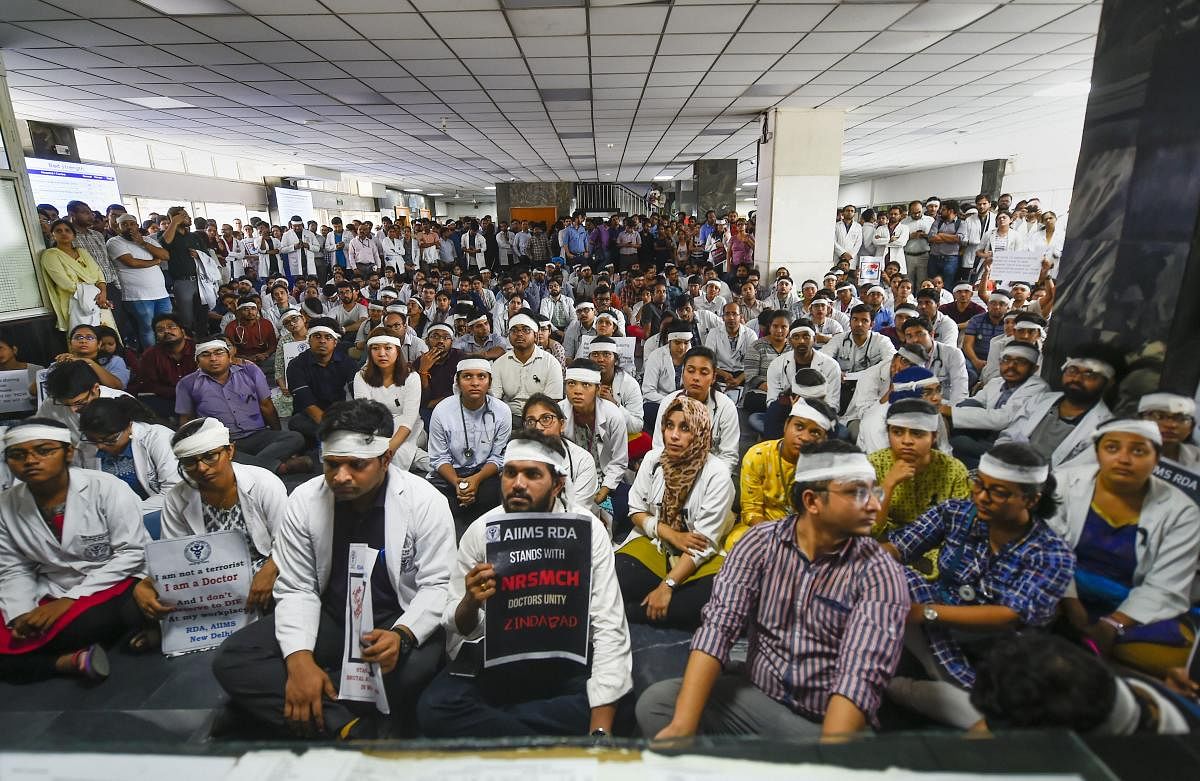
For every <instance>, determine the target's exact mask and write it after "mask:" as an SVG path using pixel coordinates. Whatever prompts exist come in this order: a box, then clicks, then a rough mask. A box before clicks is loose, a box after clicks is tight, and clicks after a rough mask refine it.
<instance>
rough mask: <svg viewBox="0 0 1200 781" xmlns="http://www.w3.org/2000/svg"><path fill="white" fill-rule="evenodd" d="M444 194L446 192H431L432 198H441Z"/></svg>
mask: <svg viewBox="0 0 1200 781" xmlns="http://www.w3.org/2000/svg"><path fill="white" fill-rule="evenodd" d="M443 195H445V193H429V197H430V198H440V197H441V196H443Z"/></svg>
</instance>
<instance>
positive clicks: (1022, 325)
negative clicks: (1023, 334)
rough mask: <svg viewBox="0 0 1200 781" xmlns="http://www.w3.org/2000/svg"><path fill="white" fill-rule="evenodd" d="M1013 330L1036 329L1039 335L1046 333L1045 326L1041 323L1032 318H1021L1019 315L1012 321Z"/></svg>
mask: <svg viewBox="0 0 1200 781" xmlns="http://www.w3.org/2000/svg"><path fill="white" fill-rule="evenodd" d="M1013 330H1015V331H1037V332H1038V335H1039V336H1045V335H1046V327H1045V326H1044V325H1042V324H1041V323H1035V322H1034V321H1032V320H1022V319H1021V316H1020V315H1018V316H1017V320H1016V322H1014V323H1013Z"/></svg>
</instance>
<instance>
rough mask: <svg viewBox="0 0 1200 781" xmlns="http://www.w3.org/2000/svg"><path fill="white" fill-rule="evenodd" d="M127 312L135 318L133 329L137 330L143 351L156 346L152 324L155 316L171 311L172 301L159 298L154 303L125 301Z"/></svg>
mask: <svg viewBox="0 0 1200 781" xmlns="http://www.w3.org/2000/svg"><path fill="white" fill-rule="evenodd" d="M125 311H126V312H128V313H129V316H130V317H131V318H133V327H134V328H135V329H136V330H137V338H138V342H139V343H140V344H141V347H142V349H143V350H145V349H146V348H147V347H153V346H154V328H153V327H152V326H151V325H150V322H151V321H152V320H153V319H154V316H155V315H157V314H161V313H163V312H170V311H171V299H169V298H159V299H155V300H153V301H129V300H126V301H125Z"/></svg>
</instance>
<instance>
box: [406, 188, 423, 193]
mask: <svg viewBox="0 0 1200 781" xmlns="http://www.w3.org/2000/svg"><path fill="white" fill-rule="evenodd" d="M404 192H406V193H419V192H421V191H420V190H418V189H417V188H416V187H409V188H408V189H407V190H405V191H404Z"/></svg>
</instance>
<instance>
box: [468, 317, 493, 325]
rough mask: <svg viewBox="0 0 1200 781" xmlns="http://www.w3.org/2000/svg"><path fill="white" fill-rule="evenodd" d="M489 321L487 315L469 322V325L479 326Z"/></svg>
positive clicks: (473, 318)
mask: <svg viewBox="0 0 1200 781" xmlns="http://www.w3.org/2000/svg"><path fill="white" fill-rule="evenodd" d="M487 321H488V319H487V315H479V316H477V317H472V318H471V319H470V320H468V321H467V325H478V324H479V323H486V322H487Z"/></svg>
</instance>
